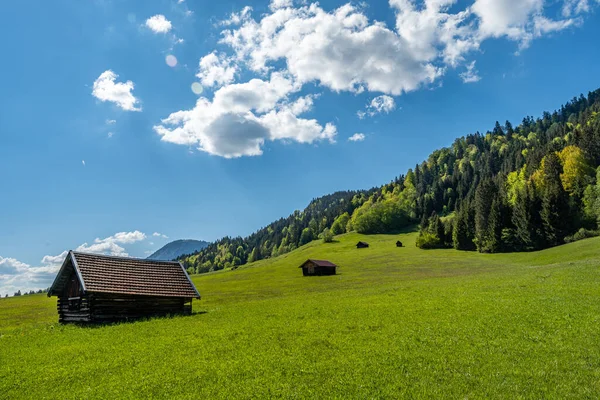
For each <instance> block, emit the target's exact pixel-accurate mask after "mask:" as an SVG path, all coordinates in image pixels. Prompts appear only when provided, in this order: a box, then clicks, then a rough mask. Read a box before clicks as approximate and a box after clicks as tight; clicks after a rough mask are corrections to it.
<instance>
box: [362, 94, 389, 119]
mask: <svg viewBox="0 0 600 400" xmlns="http://www.w3.org/2000/svg"><path fill="white" fill-rule="evenodd" d="M395 109H396V102H395V101H394V98H393V97H391V96H388V95H385V94H384V95H381V96H377V97H375V98H374V99H373V100H371V102H370V103H369V104H367V107H366V109H365V110H364V111H358V112H357V113H356V114H357V115H358V117H359V118H360V119H363V118H365V117H367V116H369V117H372V116H374V115H376V114H381V113H386V114H388V113H390V112H391V111H394V110H395Z"/></svg>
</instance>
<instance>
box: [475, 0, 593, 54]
mask: <svg viewBox="0 0 600 400" xmlns="http://www.w3.org/2000/svg"><path fill="white" fill-rule="evenodd" d="M544 3H545V2H544V0H500V1H499V0H476V1H475V3H474V4H473V7H472V9H473V12H474V13H475V14H476V15H477V16H478V17H479V19H480V22H479V32H478V34H479V37H480V40H484V39H486V38H488V37H496V38H497V37H502V36H506V37H508V38H509V39H512V40H516V41H518V42H520V47H521V48H525V47H527V46H529V43H530V42H531V40H533V39H534V38H538V37H541V36H543V35H544V34H546V33H550V32H554V31H559V30H562V29H565V28H567V27H569V26H571V25H573V24H574V23H575V22H576V21H575V20H573V19H565V20H551V19H548V18H547V17H545V16H544V15H543V13H544V5H545V4H544ZM573 3H575V2H574V1H570V0H567V1H566V3H565V4H564V6H563V15H565V14H570V10H572V8H573V7H571V6H569V5H568V4H573ZM585 4H587V2H585ZM565 7H566V8H565ZM577 7H579V5H577V6H575V9H577ZM581 7H582V8H580V11H579V12H581V11H582V9H583V8H585V6H584V5H582V6H581Z"/></svg>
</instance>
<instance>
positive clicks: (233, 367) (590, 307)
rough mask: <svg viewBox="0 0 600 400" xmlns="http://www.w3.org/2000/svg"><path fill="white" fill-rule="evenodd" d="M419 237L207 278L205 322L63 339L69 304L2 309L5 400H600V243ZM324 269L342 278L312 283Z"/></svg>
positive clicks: (16, 303)
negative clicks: (426, 243)
mask: <svg viewBox="0 0 600 400" xmlns="http://www.w3.org/2000/svg"><path fill="white" fill-rule="evenodd" d="M398 238H400V240H402V241H403V242H404V243H405V245H406V247H404V248H401V249H398V248H396V247H395V245H394V243H395V241H396V240H397V239H398ZM415 238H416V234H414V233H407V234H402V235H397V236H389V235H375V236H368V237H365V236H361V235H357V234H348V235H343V236H341V237H338V238H337V239H338V240H339V241H338V242H336V243H331V244H322V243H318V242H313V243H311V244H309V245H307V246H305V247H303V248H301V249H299V250H296V251H294V252H292V253H290V254H287V255H285V256H282V257H278V258H276V259H271V260H266V261H261V262H257V263H254V264H251V265H249V266H246V267H243V268H240V269H238V270H236V271H225V272H217V273H212V274H207V275H198V276H194V277H193V280H194V282H195V283H196V285H197V287H198V289H199V291H200V293H201V294H202V296H203V298H202V300H201V301H199V302H195V304H194V311H195V314H194V315H192V316H189V317H175V318H165V319H153V320H147V321H140V322H136V323H124V324H117V325H109V326H101V327H77V326H61V325H58V324H57V323H56V321H57V315H56V307H55V305H56V300H55V299H54V298H52V299H48V298H47V297H45V296H41V295H33V296H23V297H20V298H9V299H2V300H0V398H7V399H8V398H10V399H14V398H53V399H54V398H56V399H71V398H112V399H120V398H133V397H139V398H168V399H173V398H185V399H211V398H340V399H345V398H365V399H367V398H432V397H436V398H452V399H455V398H461V399H475V398H507V399H513V398H535V399H551V398H556V399H565V398H577V399H581V398H589V399H597V398H599V397H600V238H593V239H587V240H584V241H580V242H576V243H572V244H569V245H565V246H561V247H558V248H553V249H549V250H544V251H541V252H536V253H527V254H524V253H520V254H499V255H484V254H476V253H465V252H457V251H454V250H429V251H424V250H419V249H417V248H416V247H415V246H414V241H415ZM358 240H366V241H367V242H369V243H370V245H371V247H370V248H368V249H361V250H356V249H355V248H354V247H353V245H354V244H355V243H356V242H357V241H358ZM309 257H310V258H324V259H329V260H331V261H333V262H335V263H337V264H338V265H339V266H340V268H339V273H338V275H336V276H329V277H303V276H302V273H301V270H300V269H299V268H298V266H299V265H300V264H301V262H302V261H304V260H305V259H307V258H309Z"/></svg>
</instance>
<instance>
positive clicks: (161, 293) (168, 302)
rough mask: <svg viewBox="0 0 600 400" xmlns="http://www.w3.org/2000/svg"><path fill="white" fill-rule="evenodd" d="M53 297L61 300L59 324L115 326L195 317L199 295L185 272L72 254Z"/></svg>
mask: <svg viewBox="0 0 600 400" xmlns="http://www.w3.org/2000/svg"><path fill="white" fill-rule="evenodd" d="M48 296H49V297H50V296H57V297H58V306H57V308H58V318H59V322H63V323H67V322H112V321H122V320H131V319H137V318H143V317H150V316H163V315H167V314H191V312H192V299H195V298H196V299H199V298H200V293H198V290H196V287H195V286H194V284H193V283H192V281H191V280H190V277H189V276H188V274H187V272H186V271H185V269H184V268H183V266H182V265H181V264H180V263H179V262H176V261H158V260H148V259H137V258H128V257H114V256H104V255H98V254H87V253H80V252H74V251H69V254H68V255H67V257H66V258H65V261H64V262H63V264H62V266H61V268H60V270H59V271H58V275H57V276H56V279H55V280H54V283H53V284H52V286H51V287H50V290H49V291H48Z"/></svg>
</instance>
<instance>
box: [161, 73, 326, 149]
mask: <svg viewBox="0 0 600 400" xmlns="http://www.w3.org/2000/svg"><path fill="white" fill-rule="evenodd" d="M298 89H299V87H298V86H297V85H296V84H295V83H294V82H293V81H292V79H290V78H289V77H287V76H285V75H283V74H281V73H279V72H273V73H272V74H271V76H270V79H269V80H268V81H265V80H262V79H252V80H250V81H248V82H245V83H236V84H230V85H226V86H223V87H222V88H220V89H218V90H217V91H216V92H215V93H214V96H213V99H212V101H211V100H209V99H207V98H205V97H200V98H199V99H198V101H197V102H196V106H195V107H194V108H193V109H191V110H187V111H177V112H175V113H172V114H171V115H170V116H169V117H167V118H166V119H164V120H163V121H162V124H160V125H157V126H155V127H154V130H155V131H156V132H157V133H158V134H159V135H161V136H162V140H163V141H166V142H172V143H176V144H183V145H188V146H193V145H197V146H198V149H199V150H201V151H205V152H207V153H209V154H214V155H218V156H222V157H226V158H235V157H241V156H256V155H260V154H262V146H263V145H264V143H265V142H266V141H269V140H271V141H272V140H291V141H296V142H299V143H313V142H315V141H320V140H329V141H330V142H332V141H334V140H335V135H336V133H337V131H336V129H335V127H334V126H333V125H331V124H326V125H325V127H323V126H321V125H320V124H319V123H318V122H317V121H316V120H314V119H312V120H307V119H301V118H298V115H299V114H301V113H302V112H305V111H307V110H308V109H309V108H310V106H311V105H312V98H306V97H305V98H303V99H302V100H300V99H299V100H298V101H296V102H289V100H288V95H290V94H292V93H294V92H296V91H297V90H298Z"/></svg>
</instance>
